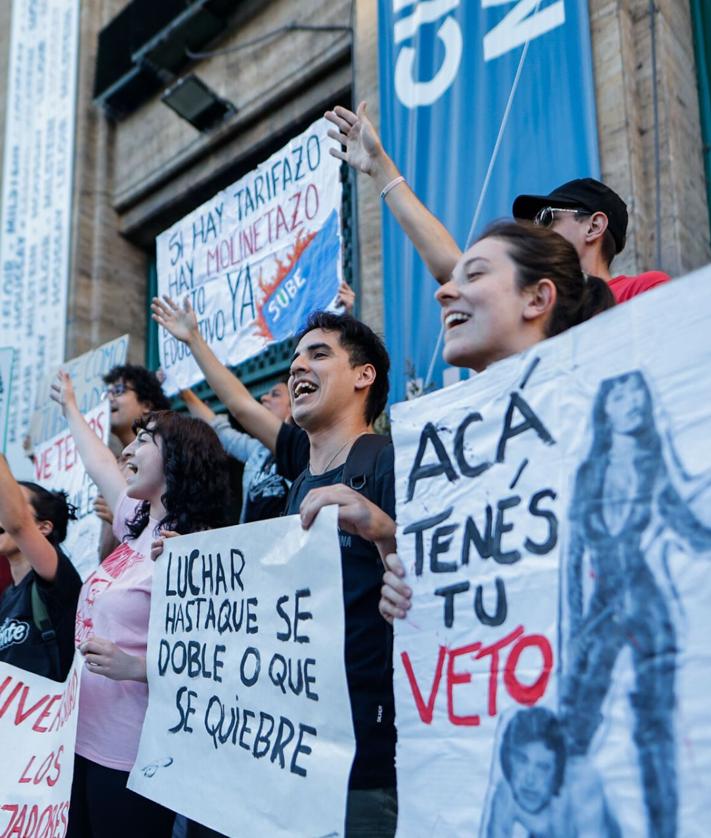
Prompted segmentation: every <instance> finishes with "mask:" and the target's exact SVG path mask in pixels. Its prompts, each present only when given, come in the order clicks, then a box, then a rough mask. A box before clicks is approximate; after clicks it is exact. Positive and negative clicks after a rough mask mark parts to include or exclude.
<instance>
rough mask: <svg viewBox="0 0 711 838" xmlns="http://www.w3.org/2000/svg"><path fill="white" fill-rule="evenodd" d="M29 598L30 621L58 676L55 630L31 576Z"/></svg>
mask: <svg viewBox="0 0 711 838" xmlns="http://www.w3.org/2000/svg"><path fill="white" fill-rule="evenodd" d="M30 600H31V602H32V622H33V623H34V624H35V627H36V629H37V631H38V632H39V633H40V636H41V638H42V643H43V644H45V646H46V647H47V651H48V652H49V655H50V657H51V658H52V662H53V664H54V665H55V667H56V672H57V677H59V676H60V674H61V672H60V669H61V667H60V661H59V647H58V645H57V632H56V631H55V630H54V627H53V626H52V621H51V620H50V619H49V612H48V611H47V606H46V605H45V602H44V600H43V599H42V597H41V596H40V592H39V589H38V587H37V579H36V578H33V579H32V583H31V586H30Z"/></svg>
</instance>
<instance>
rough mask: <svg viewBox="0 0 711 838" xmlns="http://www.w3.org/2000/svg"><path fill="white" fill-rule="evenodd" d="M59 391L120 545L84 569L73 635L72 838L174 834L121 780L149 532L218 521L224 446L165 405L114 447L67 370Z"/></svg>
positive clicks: (140, 662) (134, 734) (131, 724)
mask: <svg viewBox="0 0 711 838" xmlns="http://www.w3.org/2000/svg"><path fill="white" fill-rule="evenodd" d="M52 398H53V399H54V400H55V401H57V402H58V403H59V404H60V405H61V406H62V410H63V413H64V416H65V417H66V419H67V422H68V423H69V429H70V431H71V433H72V436H73V437H74V442H75V445H76V447H77V450H78V452H79V455H80V456H81V458H82V461H83V463H84V466H85V468H86V470H87V472H88V473H89V476H90V477H91V478H92V480H93V481H94V482H95V483H96V485H97V486H98V488H99V491H100V492H101V494H102V495H103V497H104V498H105V500H106V502H107V504H108V505H109V507H110V508H111V511H112V513H113V520H114V525H113V526H114V533H115V535H116V538H117V539H118V541H119V546H118V547H117V548H116V549H115V550H114V551H113V552H112V553H111V554H110V555H109V556H108V557H107V558H106V559H105V560H104V561H103V562H102V563H101V565H100V566H99V567H98V568H97V570H96V571H95V572H94V573H93V574H92V575H91V576H90V577H89V578H88V579H87V581H86V582H85V583H84V586H83V587H82V591H81V595H80V598H79V607H78V610H77V621H76V641H77V644H78V646H79V649H80V650H81V652H82V653H83V654H84V658H85V661H86V666H85V667H84V669H83V671H82V684H81V692H80V699H79V721H78V724H77V744H76V754H77V756H76V762H75V772H74V785H73V787H72V799H71V807H70V818H69V831H68V833H67V834H68V836H69V838H99V836H100V838H124V837H125V836H126V835H131V836H134V837H135V836H139V837H142V836H145V838H149V836H150V838H161V836H165V837H166V838H169V836H170V835H171V831H172V824H173V819H174V814H173V813H172V812H169V811H168V810H167V809H164V808H163V807H162V806H159V805H157V804H156V803H154V802H153V801H150V800H148V799H147V798H144V797H141V796H140V795H137V794H135V793H134V792H132V791H129V790H128V789H127V788H126V781H127V779H128V773H129V771H130V770H131V768H132V767H133V763H134V761H135V758H136V753H137V750H138V741H139V737H140V733H141V726H142V724H143V718H144V716H145V713H146V707H147V704H148V686H147V683H146V647H147V640H148V618H149V614H150V597H151V585H152V576H153V567H154V565H153V562H152V561H151V557H150V553H151V543H152V541H153V540H154V539H155V538H156V537H157V536H158V535H159V534H161V533H163V534H165V533H167V532H175V533H179V534H185V533H190V532H196V531H198V530H205V529H211V528H213V527H219V526H222V525H223V524H224V523H226V522H225V520H224V510H225V509H226V508H227V495H228V480H227V464H226V455H225V453H224V451H223V450H222V447H221V446H220V443H219V441H218V439H217V437H216V435H215V432H214V431H213V430H212V429H211V428H209V427H208V426H207V425H206V424H205V423H204V422H201V421H199V420H198V419H193V418H189V417H185V416H180V415H178V414H175V413H171V412H169V411H157V412H154V413H150V414H149V415H148V416H147V417H146V418H145V419H143V420H141V421H140V422H139V423H137V426H136V430H137V432H138V433H137V436H136V439H135V440H134V441H133V442H132V443H131V444H130V445H128V446H127V447H126V448H125V449H124V452H123V453H124V457H125V458H126V461H127V468H126V473H127V476H126V477H124V474H123V473H122V471H121V469H120V468H119V466H118V464H117V462H116V459H115V458H114V456H113V454H112V453H111V451H110V450H109V448H107V447H106V446H105V445H104V444H103V443H102V442H101V440H100V439H99V438H98V437H97V436H96V435H95V434H94V433H93V432H92V431H91V429H90V428H89V426H88V424H87V423H86V421H85V420H84V417H83V416H82V415H81V413H80V412H79V408H78V407H77V403H76V399H75V397H74V392H73V389H72V384H71V380H70V378H69V376H67V375H66V374H65V373H60V374H59V376H58V377H57V380H56V382H55V383H54V385H53V387H52Z"/></svg>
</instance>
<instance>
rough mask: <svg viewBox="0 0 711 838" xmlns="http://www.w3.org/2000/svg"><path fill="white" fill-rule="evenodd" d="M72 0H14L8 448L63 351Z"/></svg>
mask: <svg viewBox="0 0 711 838" xmlns="http://www.w3.org/2000/svg"><path fill="white" fill-rule="evenodd" d="M79 9H80V0H45V2H43V3H37V2H36V0H13V3H12V26H11V31H10V60H9V66H8V85H7V96H6V98H5V102H6V110H5V113H6V122H5V147H4V165H3V176H2V203H1V204H0V206H2V227H1V228H0V265H1V266H2V267H1V268H0V271H1V272H2V282H0V335H2V341H3V343H7V344H8V345H10V346H12V347H13V348H14V349H16V350H17V355H16V356H15V370H14V376H13V377H14V381H15V395H14V398H13V400H12V402H11V404H10V424H9V433H8V454H9V459H10V462H11V464H12V466H13V470H15V472H16V473H18V474H19V473H20V471H24V470H26V469H25V468H24V467H25V463H26V457H25V456H24V454H23V450H22V440H23V437H24V435H25V434H26V433H27V430H28V428H29V424H30V417H31V415H32V410H33V408H34V404H35V390H36V388H37V385H38V384H39V382H40V381H41V379H42V377H43V376H44V375H45V373H46V372H47V369H48V368H49V367H51V366H53V365H55V364H59V363H60V362H61V361H62V359H63V358H64V349H65V347H64V339H65V332H66V319H67V318H66V314H67V312H66V308H67V305H66V303H67V287H68V284H69V254H70V243H71V208H72V183H73V180H72V169H73V162H74V124H75V113H76V79H77V67H78V46H79Z"/></svg>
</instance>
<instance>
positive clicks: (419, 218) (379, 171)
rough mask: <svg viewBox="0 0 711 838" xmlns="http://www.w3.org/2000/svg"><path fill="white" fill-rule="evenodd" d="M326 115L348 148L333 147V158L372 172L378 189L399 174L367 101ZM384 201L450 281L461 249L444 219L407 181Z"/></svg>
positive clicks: (435, 271)
mask: <svg viewBox="0 0 711 838" xmlns="http://www.w3.org/2000/svg"><path fill="white" fill-rule="evenodd" d="M325 117H326V119H327V120H328V121H329V122H331V123H332V124H333V125H335V130H334V129H331V130H330V131H329V132H328V136H329V137H331V138H332V139H334V140H336V141H337V142H338V143H340V145H341V146H343V147H344V148H345V151H344V150H342V149H341V148H332V149H330V153H331V155H332V156H333V157H337V158H338V159H339V160H345V161H346V163H348V165H349V166H352V167H353V168H354V169H355V170H356V171H358V172H362V173H363V174H366V175H369V176H370V178H371V179H372V181H373V184H374V185H375V188H376V189H377V190H378V192H382V191H383V189H384V188H385V187H386V186H387V185H388V184H389V183H392V181H393V180H395V178H398V177H400V172H399V171H398V169H397V166H396V165H395V164H394V163H393V161H392V160H391V159H390V157H388V155H387V153H386V152H385V149H384V148H383V144H382V143H381V142H380V137H379V136H378V133H377V131H376V130H375V128H374V127H373V123H372V122H371V121H370V119H368V116H367V114H366V103H365V102H361V103H360V105H358V111H357V113H353V111H349V110H348V108H343V107H341V106H340V105H337V106H336V107H335V108H334V109H333V110H332V111H326V113H325ZM385 203H386V204H387V205H388V207H389V208H390V211H391V212H392V213H393V215H394V216H395V218H396V219H397V221H398V223H399V225H400V226H401V227H402V229H403V232H404V233H405V235H406V236H407V237H408V238H409V239H410V241H411V242H412V243H413V245H414V246H415V249H416V250H417V252H418V253H419V254H420V256H421V257H422V260H423V261H424V263H425V264H426V265H427V269H428V270H429V271H430V273H431V274H432V276H434V278H435V279H436V280H437V282H439V283H440V284H443V283H445V282H447V281H448V280H449V277H450V274H451V273H452V269H453V268H454V266H455V264H456V263H457V259H459V257H460V256H461V255H462V252H461V250H460V249H459V247H458V246H457V243H456V242H455V241H454V239H453V238H452V236H451V235H450V234H449V233H448V232H447V229H446V228H445V227H444V225H443V224H442V223H441V221H439V220H438V219H437V218H436V217H435V216H434V215H433V214H432V213H431V212H430V211H429V210H428V209H427V207H426V206H425V205H424V204H423V203H422V201H420V199H419V198H418V197H417V195H415V193H414V192H413V191H412V189H410V187H409V186H408V184H407V183H406V182H404V181H403V182H402V183H399V184H398V185H397V186H395V187H393V188H392V189H391V190H390V191H389V192H388V193H387V194H386V196H385Z"/></svg>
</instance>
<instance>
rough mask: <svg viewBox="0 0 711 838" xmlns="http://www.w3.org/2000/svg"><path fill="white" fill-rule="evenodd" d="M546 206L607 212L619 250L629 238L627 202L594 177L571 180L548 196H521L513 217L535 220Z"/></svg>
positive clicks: (514, 208) (608, 226)
mask: <svg viewBox="0 0 711 838" xmlns="http://www.w3.org/2000/svg"><path fill="white" fill-rule="evenodd" d="M543 207H560V208H561V209H581V210H585V211H586V212H589V213H591V214H592V213H593V212H604V213H605V215H606V216H607V229H608V230H609V231H610V233H611V234H612V238H613V239H614V240H615V246H616V253H619V252H620V251H621V250H622V249H623V247H624V246H625V238H626V237H627V204H625V202H624V201H623V200H622V198H620V196H619V195H618V194H617V192H613V191H612V189H610V187H609V186H605V184H604V183H600V181H599V180H595V179H594V178H591V177H584V178H578V179H577V180H570V181H568V183H564V184H563V185H562V186H558V187H557V188H556V189H554V190H553V191H552V192H550V193H549V194H548V195H519V196H518V198H516V200H515V201H514V202H513V210H512V211H513V216H514V218H518V219H522V220H526V221H533V219H534V218H535V217H536V213H537V212H538V211H539V210H541V209H543Z"/></svg>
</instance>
